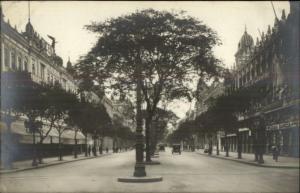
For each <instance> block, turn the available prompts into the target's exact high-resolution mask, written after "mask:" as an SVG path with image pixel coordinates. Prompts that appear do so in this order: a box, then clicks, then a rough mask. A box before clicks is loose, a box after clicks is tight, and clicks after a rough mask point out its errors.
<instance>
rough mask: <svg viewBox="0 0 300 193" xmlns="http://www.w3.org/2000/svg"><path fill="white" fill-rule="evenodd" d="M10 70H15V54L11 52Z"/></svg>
mask: <svg viewBox="0 0 300 193" xmlns="http://www.w3.org/2000/svg"><path fill="white" fill-rule="evenodd" d="M11 68H12V69H14V70H16V68H17V65H16V53H15V52H14V51H12V52H11Z"/></svg>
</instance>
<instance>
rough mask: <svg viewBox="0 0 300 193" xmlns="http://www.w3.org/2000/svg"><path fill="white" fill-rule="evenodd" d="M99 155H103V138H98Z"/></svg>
mask: <svg viewBox="0 0 300 193" xmlns="http://www.w3.org/2000/svg"><path fill="white" fill-rule="evenodd" d="M99 154H103V137H101V138H100V146H99Z"/></svg>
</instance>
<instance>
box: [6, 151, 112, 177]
mask: <svg viewBox="0 0 300 193" xmlns="http://www.w3.org/2000/svg"><path fill="white" fill-rule="evenodd" d="M108 155H112V153H108V154H102V155H98V156H93V157H84V158H81V159H80V158H79V159H78V158H77V159H74V160H69V161H60V162H55V163H49V164H47V163H45V164H44V165H38V166H36V167H33V166H31V167H27V168H21V169H15V170H4V171H0V175H2V174H10V173H16V172H22V171H27V170H34V169H40V168H46V167H50V166H55V165H60V164H66V163H70V162H76V161H83V160H88V159H95V158H101V157H104V156H108Z"/></svg>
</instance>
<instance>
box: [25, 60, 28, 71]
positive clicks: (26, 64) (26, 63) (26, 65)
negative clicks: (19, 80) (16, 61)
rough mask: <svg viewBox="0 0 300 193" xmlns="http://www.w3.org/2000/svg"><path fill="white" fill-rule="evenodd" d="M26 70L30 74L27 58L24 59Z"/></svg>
mask: <svg viewBox="0 0 300 193" xmlns="http://www.w3.org/2000/svg"><path fill="white" fill-rule="evenodd" d="M24 70H25V71H26V72H28V59H27V58H25V59H24Z"/></svg>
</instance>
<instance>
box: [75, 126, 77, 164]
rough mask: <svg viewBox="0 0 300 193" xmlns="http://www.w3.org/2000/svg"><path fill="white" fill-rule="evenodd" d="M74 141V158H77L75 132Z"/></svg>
mask: <svg viewBox="0 0 300 193" xmlns="http://www.w3.org/2000/svg"><path fill="white" fill-rule="evenodd" d="M74 141H75V147H74V158H77V131H75V135H74Z"/></svg>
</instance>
